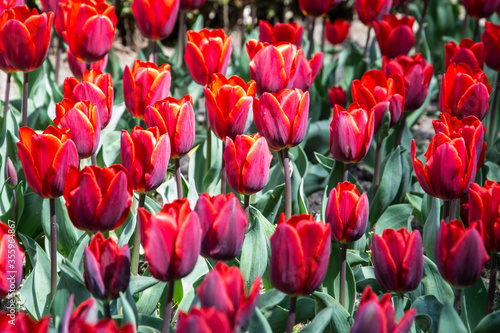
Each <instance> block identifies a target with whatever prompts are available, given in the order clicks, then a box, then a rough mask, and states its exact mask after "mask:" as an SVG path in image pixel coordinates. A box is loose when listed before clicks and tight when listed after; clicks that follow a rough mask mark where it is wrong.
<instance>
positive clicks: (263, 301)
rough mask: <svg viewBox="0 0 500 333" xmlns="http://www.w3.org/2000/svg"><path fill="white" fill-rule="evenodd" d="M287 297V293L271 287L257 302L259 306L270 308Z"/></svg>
mask: <svg viewBox="0 0 500 333" xmlns="http://www.w3.org/2000/svg"><path fill="white" fill-rule="evenodd" d="M285 297H286V294H285V293H283V292H281V291H279V290H278V289H271V290H268V291H266V292H265V293H263V294H262V295H260V297H259V302H258V303H257V307H258V308H262V309H264V308H268V307H274V306H276V305H278V304H280V303H281V302H282V301H283V300H284V299H285Z"/></svg>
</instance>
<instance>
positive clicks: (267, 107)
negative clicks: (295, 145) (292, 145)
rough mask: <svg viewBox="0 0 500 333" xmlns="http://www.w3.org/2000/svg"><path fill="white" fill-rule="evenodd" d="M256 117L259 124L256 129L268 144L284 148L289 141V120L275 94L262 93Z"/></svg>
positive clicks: (276, 147)
mask: <svg viewBox="0 0 500 333" xmlns="http://www.w3.org/2000/svg"><path fill="white" fill-rule="evenodd" d="M257 117H258V118H259V122H258V123H259V124H260V128H257V129H258V130H259V133H261V134H262V136H263V137H265V138H266V139H267V142H268V144H269V146H271V147H272V148H275V149H281V148H284V147H285V146H286V144H287V142H288V141H289V136H290V121H289V119H288V118H287V116H286V115H285V113H284V112H283V109H282V108H281V106H280V103H279V102H278V100H277V99H276V97H275V96H273V95H272V94H268V93H265V94H264V95H262V97H261V99H260V101H259V110H258V114H257Z"/></svg>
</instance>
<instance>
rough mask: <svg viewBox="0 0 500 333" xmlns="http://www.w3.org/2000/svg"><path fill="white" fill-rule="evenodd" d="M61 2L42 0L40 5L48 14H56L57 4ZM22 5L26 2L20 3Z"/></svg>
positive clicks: (22, 0) (57, 0)
mask: <svg viewBox="0 0 500 333" xmlns="http://www.w3.org/2000/svg"><path fill="white" fill-rule="evenodd" d="M16 1H18V0H16ZM59 1H60V0H40V5H41V9H42V11H43V12H45V13H48V12H53V13H54V14H55V13H56V11H57V4H58V3H59ZM18 2H20V3H23V2H24V0H21V1H18Z"/></svg>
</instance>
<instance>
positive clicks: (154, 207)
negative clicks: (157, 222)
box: [144, 195, 161, 214]
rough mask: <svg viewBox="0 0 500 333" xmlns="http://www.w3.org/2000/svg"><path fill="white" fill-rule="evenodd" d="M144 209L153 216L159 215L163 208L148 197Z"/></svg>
mask: <svg viewBox="0 0 500 333" xmlns="http://www.w3.org/2000/svg"><path fill="white" fill-rule="evenodd" d="M144 208H146V209H147V210H148V211H150V212H151V213H153V214H156V213H159V212H160V211H161V206H160V205H159V204H158V203H157V202H156V201H154V200H153V199H151V198H150V197H149V196H147V195H146V200H145V202H144Z"/></svg>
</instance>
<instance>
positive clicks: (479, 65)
mask: <svg viewBox="0 0 500 333" xmlns="http://www.w3.org/2000/svg"><path fill="white" fill-rule="evenodd" d="M444 51H445V57H446V59H445V67H446V68H448V67H449V66H450V65H451V64H452V63H455V64H459V63H461V62H463V63H465V64H467V65H469V67H470V68H471V69H472V70H475V69H483V67H484V60H485V59H486V49H485V48H484V44H483V42H479V43H474V41H472V40H470V39H464V40H462V41H461V42H460V44H459V45H457V44H456V43H455V42H454V41H450V42H449V43H448V44H445V46H444Z"/></svg>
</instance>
